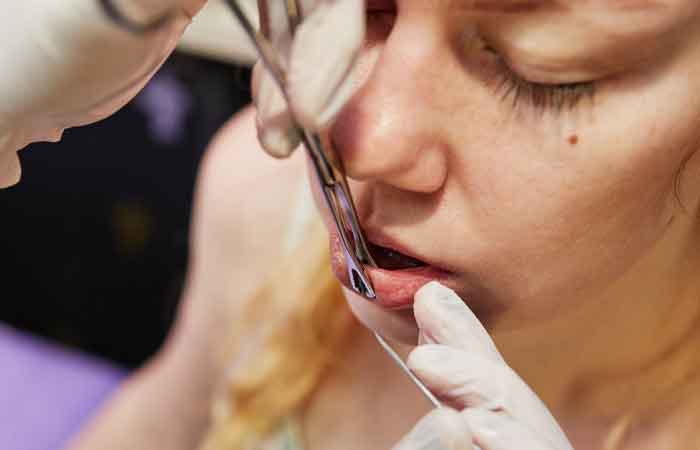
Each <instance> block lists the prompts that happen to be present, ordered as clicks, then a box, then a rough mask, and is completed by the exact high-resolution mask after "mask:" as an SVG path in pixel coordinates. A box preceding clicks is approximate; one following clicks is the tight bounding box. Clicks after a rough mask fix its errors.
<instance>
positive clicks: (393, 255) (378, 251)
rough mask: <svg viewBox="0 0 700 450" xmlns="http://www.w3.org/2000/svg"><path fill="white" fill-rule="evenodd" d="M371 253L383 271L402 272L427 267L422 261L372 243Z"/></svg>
mask: <svg viewBox="0 0 700 450" xmlns="http://www.w3.org/2000/svg"><path fill="white" fill-rule="evenodd" d="M369 251H370V253H372V256H373V257H374V260H375V262H376V263H377V265H378V266H379V267H380V268H382V269H386V270H401V269H412V268H416V267H424V266H427V264H426V263H424V262H423V261H421V260H418V259H416V258H412V257H410V256H408V255H404V254H403V253H400V252H397V251H396V250H392V249H390V248H386V247H380V246H379V245H375V244H372V243H371V242H370V243H369Z"/></svg>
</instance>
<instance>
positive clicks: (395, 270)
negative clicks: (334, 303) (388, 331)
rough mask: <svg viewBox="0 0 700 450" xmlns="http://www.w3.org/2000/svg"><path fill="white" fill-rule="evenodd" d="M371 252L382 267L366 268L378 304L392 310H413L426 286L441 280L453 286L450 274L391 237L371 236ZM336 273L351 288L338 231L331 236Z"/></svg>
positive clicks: (374, 234)
mask: <svg viewBox="0 0 700 450" xmlns="http://www.w3.org/2000/svg"><path fill="white" fill-rule="evenodd" d="M368 246H369V251H370V253H371V254H372V257H373V258H374V259H375V262H376V263H377V265H378V266H379V267H366V270H367V275H368V276H369V278H370V279H371V281H372V285H373V287H374V291H375V293H376V295H377V298H376V303H377V304H378V305H380V306H382V307H384V308H387V309H392V310H401V309H409V308H411V307H412V306H413V297H414V295H415V294H416V292H417V291H418V290H419V289H420V288H421V287H423V286H424V285H425V284H427V283H429V282H431V281H439V282H441V283H443V284H449V278H450V272H449V271H447V270H445V269H442V268H440V267H438V266H436V265H433V264H431V263H430V262H426V261H425V260H423V259H421V257H420V256H418V255H415V254H413V253H412V252H410V250H408V249H406V247H404V246H402V245H400V244H398V243H396V242H394V241H391V240H390V239H388V238H387V237H385V236H383V235H380V234H376V233H370V234H369V239H368ZM330 247H331V255H332V258H331V260H332V265H333V271H334V272H335V275H336V277H337V278H338V279H339V280H340V281H341V282H342V283H343V284H344V285H345V286H346V287H348V288H350V280H349V276H348V270H347V263H346V261H345V257H344V252H343V249H342V243H341V240H340V237H339V236H338V234H337V233H336V232H332V233H331V236H330Z"/></svg>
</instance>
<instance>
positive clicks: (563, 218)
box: [330, 0, 700, 331]
mask: <svg viewBox="0 0 700 450" xmlns="http://www.w3.org/2000/svg"><path fill="white" fill-rule="evenodd" d="M453 3H454V2H430V8H428V7H426V5H425V4H424V3H423V2H412V1H408V0H405V1H402V0H399V1H398V2H397V6H398V8H397V9H393V6H392V4H391V2H373V3H372V2H370V9H371V8H373V7H374V8H375V9H376V10H380V9H381V10H383V12H382V11H375V12H372V11H370V17H369V23H368V33H369V35H370V41H369V43H368V45H367V55H368V56H367V61H366V63H365V64H364V66H363V67H362V69H361V70H360V71H359V72H360V75H359V76H360V77H361V79H359V80H358V83H362V86H361V88H360V89H359V91H358V92H357V94H356V95H355V96H354V97H353V99H352V100H351V101H350V102H349V103H348V104H347V105H346V107H345V108H344V110H343V111H342V112H341V113H340V115H339V117H338V119H337V121H336V122H335V124H334V126H333V127H332V129H331V130H330V134H331V137H332V139H333V141H334V142H335V144H336V147H337V148H338V150H339V151H340V152H341V154H342V157H343V160H344V162H345V166H346V169H347V171H348V173H349V176H350V177H351V178H352V182H351V185H352V189H353V195H354V197H355V199H356V202H357V206H358V209H359V212H360V215H361V219H362V222H363V224H364V226H366V227H367V229H369V230H375V231H376V232H377V234H379V235H382V236H385V237H386V238H387V239H390V240H391V241H393V242H398V243H400V244H401V245H402V246H403V248H405V249H406V253H408V254H410V255H413V256H416V257H418V258H420V259H423V260H425V261H428V262H430V263H431V264H432V265H434V266H435V267H436V268H438V269H439V270H441V272H440V274H441V276H442V279H441V281H443V282H444V283H445V284H447V285H448V286H449V287H451V288H453V289H455V290H456V291H457V293H458V294H460V296H461V297H462V298H463V299H465V301H466V302H467V303H468V304H469V306H470V307H471V308H472V309H473V310H474V311H475V312H476V313H477V315H478V316H479V318H480V319H481V320H482V321H484V322H485V324H486V326H487V327H488V328H489V329H490V330H491V331H498V330H502V331H514V330H519V329H521V328H528V327H530V326H531V325H533V324H535V323H542V322H544V321H549V320H556V319H559V318H562V317H565V316H568V315H571V314H573V313H574V312H575V311H577V310H581V309H583V310H586V309H587V308H589V309H594V308H595V309H597V310H598V311H600V312H601V313H603V312H604V310H601V309H600V305H601V304H602V303H604V302H606V301H607V300H609V299H610V298H611V297H613V298H616V297H619V296H620V295H623V294H624V295H633V293H634V292H635V289H642V286H646V285H648V286H647V287H648V288H649V289H652V290H654V291H658V290H659V289H660V288H659V287H660V286H663V285H664V283H670V281H671V279H670V278H668V276H669V274H674V273H676V272H674V270H675V268H676V267H678V265H679V264H681V262H682V261H683V260H684V258H685V257H686V256H687V255H686V254H685V253H686V250H685V249H689V248H692V245H694V243H693V242H692V239H694V238H695V237H694V236H692V235H689V234H688V230H689V229H690V228H691V227H692V222H691V221H689V219H690V218H692V217H693V214H694V212H695V211H696V208H697V194H698V192H700V191H698V186H695V184H697V183H696V182H694V181H692V180H693V179H697V178H698V177H696V176H695V175H696V173H695V172H696V171H697V167H696V164H695V161H694V160H693V159H691V160H690V162H689V163H688V165H687V167H686V173H685V176H684V177H683V180H684V182H683V183H682V185H681V192H682V196H683V198H682V200H683V202H684V204H685V206H686V211H687V214H686V213H683V212H681V209H680V208H679V205H678V202H677V200H676V197H675V193H674V186H675V179H676V175H677V173H678V172H679V169H680V168H681V166H682V165H683V163H684V161H686V160H688V159H689V158H691V155H692V154H693V152H694V151H695V150H696V143H697V142H699V139H700V136H698V131H697V125H696V124H697V123H700V97H699V96H698V94H697V93H698V92H700V36H699V35H700V25H699V24H700V21H699V20H698V10H700V7H699V6H698V5H697V3H696V2H691V1H682V0H676V1H668V2H665V5H666V7H665V8H660V9H658V8H657V9H653V11H650V10H649V9H647V8H645V7H637V6H630V7H629V8H627V9H625V8H617V9H616V8H614V7H612V6H606V5H607V4H606V2H591V5H590V6H589V7H588V8H585V9H584V8H577V7H575V6H572V7H571V8H569V9H567V10H557V11H553V10H549V9H548V8H544V9H542V10H533V11H525V12H518V13H513V14H503V15H502V14H496V13H493V12H487V13H482V12H478V11H466V9H467V8H466V7H465V8H463V9H460V10H457V9H456V7H453V6H450V5H451V4H453ZM457 3H459V2H457ZM564 3H565V2H564ZM638 3H640V4H641V3H643V2H638ZM662 3H663V2H662ZM465 4H466V2H465ZM373 5H374V6H373ZM451 8H452V9H451ZM634 24H637V25H638V26H637V27H633V26H632V25H634ZM477 35H481V36H482V37H483V38H484V39H485V40H487V41H488V44H489V46H490V47H492V48H495V49H496V51H497V52H498V53H499V54H500V55H502V56H503V58H505V59H506V60H507V64H508V65H509V66H510V67H511V68H513V69H514V70H516V71H518V75H519V76H521V77H523V78H525V79H528V81H535V82H545V83H552V82H556V83H577V82H583V81H590V80H596V94H595V97H594V101H590V100H589V99H583V100H582V101H581V102H580V104H579V105H578V106H576V107H575V108H574V109H573V110H568V109H566V108H565V109H564V110H562V111H561V112H556V111H553V110H545V111H537V110H536V109H535V108H534V107H532V106H531V105H529V104H528V103H527V100H522V101H521V103H520V104H519V105H518V106H516V107H515V108H514V107H513V106H512V105H511V101H512V98H509V99H506V100H505V101H504V100H502V99H501V98H500V94H498V93H496V92H495V91H496V89H497V87H496V86H497V84H498V82H499V80H500V79H501V78H500V77H501V76H502V75H500V74H502V72H503V70H504V69H503V68H502V65H501V64H502V63H501V62H499V60H498V56H496V55H495V54H494V53H492V52H490V51H485V50H484V47H483V45H480V44H478V43H477V42H476V41H477V38H476V37H475V36H477ZM652 41H653V45H648V44H649V43H650V42H652ZM640 48H641V49H643V52H642V53H639V52H636V50H635V49H640ZM640 51H641V50H640ZM592 62H595V64H593V63H592ZM689 180H690V181H689ZM334 259H335V260H336V262H337V261H338V258H334ZM686 261H687V260H686ZM651 267H657V268H658V269H659V270H657V271H652V270H650V268H651ZM336 269H337V272H339V273H342V272H343V268H342V266H341V265H337V264H336ZM418 272H419V271H418ZM446 272H449V273H446ZM435 274H437V272H436V273H435ZM635 274H636V275H639V276H641V277H642V278H641V279H640V278H637V279H635V277H634V275H635ZM649 274H651V275H649ZM414 275H415V276H414V277H413V278H411V277H410V274H406V273H403V274H396V275H391V274H386V273H384V272H373V273H372V278H373V279H374V280H375V281H377V282H378V283H377V284H378V285H379V288H378V289H379V291H380V292H381V291H387V290H394V289H399V290H400V293H399V294H396V295H394V296H393V297H392V298H390V299H389V300H388V301H387V302H384V303H385V304H387V305H393V306H397V305H399V304H400V306H406V304H407V302H406V298H408V297H412V294H413V293H415V290H417V289H418V288H419V287H420V286H421V285H422V284H424V282H426V281H427V279H428V278H430V277H431V276H433V275H434V274H432V273H431V274H430V276H427V277H426V276H422V275H420V274H414ZM671 276H675V275H671ZM401 277H403V278H401ZM679 277H680V275H679ZM382 280H383V281H382ZM673 281H674V282H675V281H677V282H678V283H680V284H681V285H683V286H689V282H688V280H681V279H677V280H673ZM400 282H402V283H401V284H402V285H403V287H401V288H398V287H397V286H398V284H400ZM613 293H614V294H613ZM384 295H385V296H386V297H387V298H389V297H391V295H390V294H387V293H385V294H384ZM352 301H356V300H352ZM594 305H595V306H594ZM360 319H361V320H363V318H362V317H360ZM374 323H376V321H375V322H374Z"/></svg>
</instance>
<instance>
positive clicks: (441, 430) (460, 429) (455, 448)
mask: <svg viewBox="0 0 700 450" xmlns="http://www.w3.org/2000/svg"><path fill="white" fill-rule="evenodd" d="M473 448H474V447H473V445H472V435H471V433H470V431H469V427H468V426H467V422H466V421H465V420H464V418H463V417H462V416H461V415H460V413H458V412H457V411H455V410H453V409H449V408H437V409H435V410H433V411H432V412H430V413H429V414H427V415H426V416H425V417H423V418H422V419H421V420H420V421H419V422H418V423H417V424H416V426H415V427H413V429H412V430H411V431H410V432H409V433H408V434H407V435H406V436H404V437H403V439H401V441H400V442H399V443H398V444H397V445H395V446H394V447H393V450H472V449H473ZM511 450H512V449H511Z"/></svg>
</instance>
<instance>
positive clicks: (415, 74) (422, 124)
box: [331, 18, 451, 193]
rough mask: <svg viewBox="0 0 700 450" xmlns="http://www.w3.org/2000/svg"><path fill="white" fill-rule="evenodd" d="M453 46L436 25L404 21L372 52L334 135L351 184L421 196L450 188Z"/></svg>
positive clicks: (333, 132)
mask: <svg viewBox="0 0 700 450" xmlns="http://www.w3.org/2000/svg"><path fill="white" fill-rule="evenodd" d="M447 39H448V38H447V36H445V32H444V31H443V30H442V29H441V27H439V25H438V24H431V23H430V22H427V23H426V22H424V23H420V22H417V21H414V22H413V23H405V24H402V23H401V20H400V18H399V19H397V21H396V23H395V25H394V28H393V29H392V31H391V33H390V34H389V36H388V37H387V39H386V40H385V41H384V42H383V43H381V44H380V45H378V46H376V47H373V48H372V49H370V50H367V51H366V52H367V55H365V56H363V58H367V59H371V58H372V55H371V54H372V53H373V52H376V53H378V55H375V56H374V58H376V62H374V63H373V66H372V67H371V68H369V69H368V70H367V71H366V75H365V80H364V82H363V84H362V87H360V88H359V89H358V91H357V93H356V94H355V95H354V96H353V98H352V99H351V100H350V102H349V103H348V104H347V105H346V107H345V108H344V109H343V111H342V112H341V113H340V114H339V116H338V118H337V120H336V122H335V124H334V125H333V127H332V129H331V138H332V140H333V143H334V145H335V147H336V150H337V151H338V152H339V154H340V156H341V157H342V159H343V163H344V166H345V170H346V172H347V174H348V175H349V176H350V177H351V178H353V179H356V180H361V181H369V180H373V181H379V182H382V183H386V184H389V185H392V186H394V187H396V188H399V189H402V190H407V191H413V192H418V193H431V192H435V191H437V190H439V189H440V188H441V186H442V185H443V184H444V182H445V179H446V177H447V171H448V165H447V163H448V150H449V149H448V136H447V133H446V131H447V130H445V129H443V128H444V126H445V125H444V123H445V121H444V120H442V119H444V118H445V114H449V111H445V107H446V104H445V99H446V98H447V97H446V96H449V95H450V93H449V92H445V88H446V87H447V86H448V85H447V84H444V83H443V82H442V80H443V79H445V77H446V75H445V72H444V70H443V69H444V67H445V66H444V65H445V64H450V62H449V60H450V59H451V56H450V52H449V51H448V50H447V48H448V45H447V44H446V42H445V41H446V40H447ZM445 81H446V80H445Z"/></svg>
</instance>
